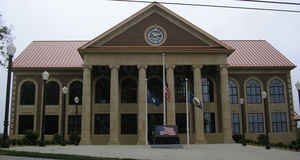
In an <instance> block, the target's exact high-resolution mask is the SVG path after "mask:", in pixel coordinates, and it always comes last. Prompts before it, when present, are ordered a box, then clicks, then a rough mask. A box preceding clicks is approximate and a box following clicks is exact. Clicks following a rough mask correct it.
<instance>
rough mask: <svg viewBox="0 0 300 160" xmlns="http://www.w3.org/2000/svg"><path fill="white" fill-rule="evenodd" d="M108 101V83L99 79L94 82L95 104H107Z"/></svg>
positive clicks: (106, 80)
mask: <svg viewBox="0 0 300 160" xmlns="http://www.w3.org/2000/svg"><path fill="white" fill-rule="evenodd" d="M109 100H110V82H109V79H107V78H101V79H99V80H98V81H97V82H96V88H95V103H100V104H107V103H109Z"/></svg>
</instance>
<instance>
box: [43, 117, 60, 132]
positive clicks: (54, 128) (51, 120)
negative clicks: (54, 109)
mask: <svg viewBox="0 0 300 160" xmlns="http://www.w3.org/2000/svg"><path fill="white" fill-rule="evenodd" d="M45 117H46V119H45V134H48V135H52V134H55V133H58V116H56V115H53V116H45Z"/></svg>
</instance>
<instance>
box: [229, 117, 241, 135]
mask: <svg viewBox="0 0 300 160" xmlns="http://www.w3.org/2000/svg"><path fill="white" fill-rule="evenodd" d="M231 118H232V133H233V134H239V133H240V118H239V113H232V117H231Z"/></svg>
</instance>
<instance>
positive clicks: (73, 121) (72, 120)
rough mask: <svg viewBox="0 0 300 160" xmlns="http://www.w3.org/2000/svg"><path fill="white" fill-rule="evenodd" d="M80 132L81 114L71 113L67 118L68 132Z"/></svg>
mask: <svg viewBox="0 0 300 160" xmlns="http://www.w3.org/2000/svg"><path fill="white" fill-rule="evenodd" d="M75 132H76V133H78V134H80V133H81V116H80V115H77V116H76V115H72V116H69V119H68V134H71V133H75Z"/></svg>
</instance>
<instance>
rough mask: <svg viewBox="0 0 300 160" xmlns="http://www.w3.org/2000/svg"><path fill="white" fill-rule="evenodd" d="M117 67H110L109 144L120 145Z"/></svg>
mask: <svg viewBox="0 0 300 160" xmlns="http://www.w3.org/2000/svg"><path fill="white" fill-rule="evenodd" d="M119 68H120V66H119V65H113V66H110V69H111V77H110V116H109V117H110V139H109V142H108V143H109V144H120V140H119V139H120V108H119V104H120V96H119V95H120V93H119Z"/></svg>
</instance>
